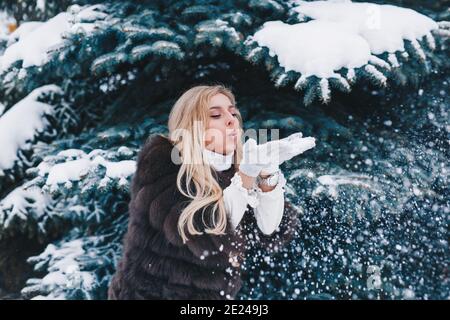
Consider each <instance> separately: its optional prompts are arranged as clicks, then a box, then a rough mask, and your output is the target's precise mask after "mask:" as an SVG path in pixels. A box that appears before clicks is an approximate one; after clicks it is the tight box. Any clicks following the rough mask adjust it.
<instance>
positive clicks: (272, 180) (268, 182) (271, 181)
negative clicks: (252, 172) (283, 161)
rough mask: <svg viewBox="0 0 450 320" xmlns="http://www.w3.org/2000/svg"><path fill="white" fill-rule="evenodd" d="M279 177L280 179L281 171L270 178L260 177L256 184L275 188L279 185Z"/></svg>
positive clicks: (257, 178)
mask: <svg viewBox="0 0 450 320" xmlns="http://www.w3.org/2000/svg"><path fill="white" fill-rule="evenodd" d="M279 177H280V171H276V172H274V173H272V174H271V175H270V176H268V177H265V178H263V177H261V176H260V175H258V176H257V177H256V183H257V184H263V185H266V186H269V187H274V186H276V185H277V184H278V180H279Z"/></svg>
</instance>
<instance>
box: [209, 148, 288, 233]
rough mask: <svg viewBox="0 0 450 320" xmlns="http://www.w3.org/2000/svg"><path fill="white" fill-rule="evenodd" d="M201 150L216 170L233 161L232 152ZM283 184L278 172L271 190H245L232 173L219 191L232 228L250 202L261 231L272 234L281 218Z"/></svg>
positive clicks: (239, 177) (236, 174) (221, 169)
mask: <svg viewBox="0 0 450 320" xmlns="http://www.w3.org/2000/svg"><path fill="white" fill-rule="evenodd" d="M203 152H204V155H205V156H206V158H207V159H208V162H209V164H210V165H211V166H212V167H213V168H214V169H215V170H216V171H224V170H227V169H229V168H230V167H231V166H232V164H233V152H232V153H230V154H227V155H224V154H221V153H217V152H213V151H211V150H208V149H203ZM285 185H286V179H285V177H284V175H283V173H282V172H281V171H280V178H279V181H278V184H277V185H276V187H275V188H274V189H273V190H271V191H268V192H264V191H262V190H261V189H260V188H259V187H255V188H253V189H251V190H248V189H246V188H244V186H243V185H242V179H241V176H240V175H239V173H238V172H236V173H235V174H234V176H233V177H232V178H231V183H230V185H229V186H228V187H226V188H225V189H224V190H223V198H224V203H225V208H226V211H227V214H228V215H229V216H230V220H231V223H232V225H233V227H234V228H236V227H237V226H238V225H239V223H240V221H241V219H242V217H243V216H244V213H245V211H247V205H250V206H251V207H252V208H253V211H254V213H255V219H256V222H257V225H258V227H259V229H260V230H261V231H262V232H263V233H264V234H267V235H270V234H272V233H273V232H274V231H275V230H276V229H277V228H278V226H279V225H280V223H281V219H282V218H283V212H284V192H285V189H284V186H285Z"/></svg>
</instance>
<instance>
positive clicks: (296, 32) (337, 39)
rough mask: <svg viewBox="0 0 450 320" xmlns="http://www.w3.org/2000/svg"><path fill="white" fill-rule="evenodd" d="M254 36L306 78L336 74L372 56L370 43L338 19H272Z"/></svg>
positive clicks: (279, 58) (358, 64) (260, 43)
mask: <svg viewBox="0 0 450 320" xmlns="http://www.w3.org/2000/svg"><path fill="white" fill-rule="evenodd" d="M254 39H255V40H256V41H257V42H258V44H259V45H260V46H265V47H268V48H269V49H270V50H269V54H270V55H271V56H272V57H273V56H275V55H277V56H278V62H279V63H280V65H281V66H283V67H284V68H285V69H286V71H291V70H293V71H297V72H299V73H301V74H302V75H304V76H305V77H308V76H311V75H316V76H318V77H321V78H328V77H332V76H333V75H334V70H339V69H341V68H343V67H347V68H349V69H350V68H357V67H361V66H362V65H364V64H366V63H367V62H368V60H369V58H370V48H369V45H368V44H367V42H366V41H365V40H364V39H363V38H362V37H361V36H359V35H357V34H351V33H349V32H348V31H346V30H345V29H342V28H341V27H340V25H339V24H338V23H335V22H328V21H311V22H307V23H299V24H294V25H289V24H286V23H284V22H281V21H269V22H266V23H264V27H263V29H261V30H259V31H258V32H256V33H255V35H254ZM319 39H323V41H318V40H319ZM349 48H351V50H349Z"/></svg>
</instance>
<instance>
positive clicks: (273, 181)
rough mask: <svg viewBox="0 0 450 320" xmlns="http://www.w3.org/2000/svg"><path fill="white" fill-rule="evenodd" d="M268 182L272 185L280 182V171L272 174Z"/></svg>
mask: <svg viewBox="0 0 450 320" xmlns="http://www.w3.org/2000/svg"><path fill="white" fill-rule="evenodd" d="M267 182H268V184H269V186H271V187H273V186H275V185H276V184H277V183H278V173H277V174H274V175H273V176H271V177H270V178H269V179H268V181H267Z"/></svg>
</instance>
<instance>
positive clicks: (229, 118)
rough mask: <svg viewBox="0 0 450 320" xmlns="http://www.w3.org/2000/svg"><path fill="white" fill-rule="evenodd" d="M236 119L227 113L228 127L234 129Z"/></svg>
mask: <svg viewBox="0 0 450 320" xmlns="http://www.w3.org/2000/svg"><path fill="white" fill-rule="evenodd" d="M234 119H235V118H234V116H233V115H232V114H231V113H230V112H228V113H227V118H226V120H225V121H226V125H227V127H232V126H233V124H234Z"/></svg>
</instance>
